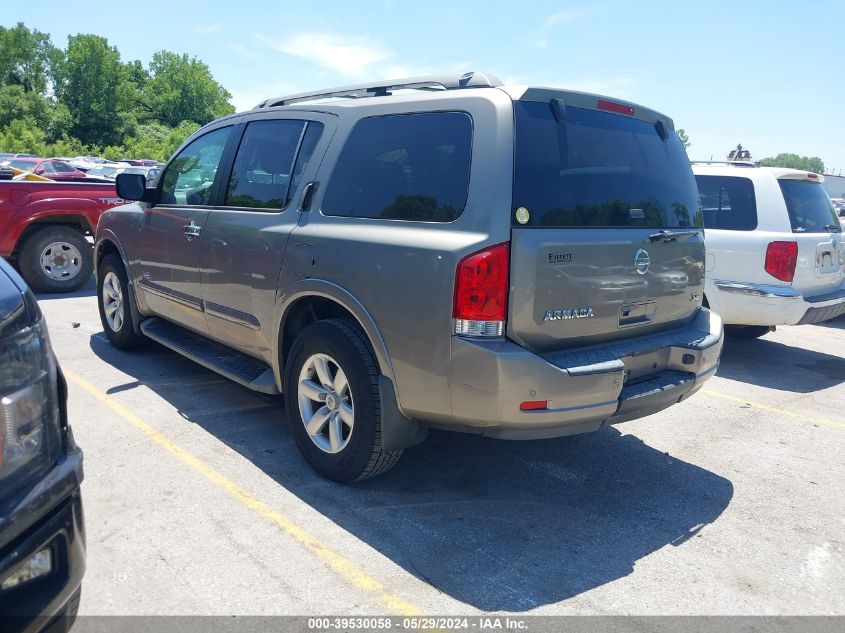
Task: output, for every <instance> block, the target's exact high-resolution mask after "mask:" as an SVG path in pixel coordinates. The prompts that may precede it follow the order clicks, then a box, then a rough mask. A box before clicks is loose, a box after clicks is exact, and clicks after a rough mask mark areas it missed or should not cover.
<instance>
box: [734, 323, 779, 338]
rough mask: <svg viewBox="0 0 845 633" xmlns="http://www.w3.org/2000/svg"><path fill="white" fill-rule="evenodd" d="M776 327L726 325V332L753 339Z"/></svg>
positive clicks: (736, 336) (735, 336)
mask: <svg viewBox="0 0 845 633" xmlns="http://www.w3.org/2000/svg"><path fill="white" fill-rule="evenodd" d="M774 329H775V328H773V327H770V326H768V325H726V326H725V334H727V335H728V336H732V337H734V338H744V339H752V338H760V337H761V336H763V335H764V334H768V333H769V332H772V331H774Z"/></svg>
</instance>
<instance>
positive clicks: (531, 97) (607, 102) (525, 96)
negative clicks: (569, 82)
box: [501, 86, 675, 131]
mask: <svg viewBox="0 0 845 633" xmlns="http://www.w3.org/2000/svg"><path fill="white" fill-rule="evenodd" d="M501 90H504V91H505V92H507V93H508V94H509V95H510V97H511V99H513V100H514V101H540V102H544V103H550V102H552V100H557V99H560V100H561V101H563V103H564V104H565V105H568V106H572V107H574V108H583V109H585V110H603V111H607V112H613V113H616V114H620V115H622V116H629V117H632V118H634V119H639V120H640V121H645V122H647V123H655V124H656V123H658V122H662V123H663V126H664V127H665V128H666V129H668V130H672V131H674V130H675V122H674V121H673V120H672V119H671V118H669V117H668V116H666V115H665V114H662V113H660V112H657V111H656V110H652V109H650V108H646V107H644V106H641V105H639V104H638V103H632V102H630V101H624V100H622V99H617V98H615V97H606V96H603V95H598V94H592V93H589V92H579V91H577V90H564V89H561V88H532V87H526V86H503V87H502V88H501Z"/></svg>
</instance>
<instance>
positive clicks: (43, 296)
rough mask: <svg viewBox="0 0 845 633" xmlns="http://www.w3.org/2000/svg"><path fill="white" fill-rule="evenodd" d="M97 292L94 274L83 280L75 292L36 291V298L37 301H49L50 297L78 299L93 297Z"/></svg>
mask: <svg viewBox="0 0 845 633" xmlns="http://www.w3.org/2000/svg"><path fill="white" fill-rule="evenodd" d="M95 294H97V281H96V279H95V278H94V275H91V277H90V278H89V279H88V281H86V282H85V285H84V286H82V287H81V288H80V289H79V290H76V291H75V292H37V293H35V296H36V298H37V299H38V300H39V301H50V300H51V299H79V298H81V297H93V296H94V295H95Z"/></svg>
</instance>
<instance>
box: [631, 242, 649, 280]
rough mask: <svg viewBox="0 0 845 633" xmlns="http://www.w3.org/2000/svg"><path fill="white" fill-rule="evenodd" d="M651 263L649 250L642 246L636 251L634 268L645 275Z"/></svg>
mask: <svg viewBox="0 0 845 633" xmlns="http://www.w3.org/2000/svg"><path fill="white" fill-rule="evenodd" d="M650 265H651V257H649V256H648V251H647V250H645V249H644V248H641V249H640V250H638V251H637V252H636V253H634V270H636V271H637V272H638V273H639V274H641V275H645V274H646V273H647V272H648V267H649V266H650Z"/></svg>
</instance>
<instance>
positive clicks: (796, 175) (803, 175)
mask: <svg viewBox="0 0 845 633" xmlns="http://www.w3.org/2000/svg"><path fill="white" fill-rule="evenodd" d="M777 179H778V180H809V181H810V182H824V176H822V175H821V174H816V173H814V172H812V171H794V172H786V173H783V174H781V175H780V176H778V177H777Z"/></svg>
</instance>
